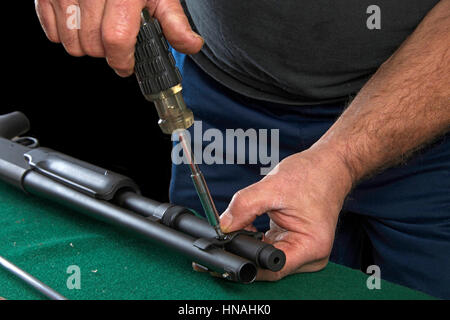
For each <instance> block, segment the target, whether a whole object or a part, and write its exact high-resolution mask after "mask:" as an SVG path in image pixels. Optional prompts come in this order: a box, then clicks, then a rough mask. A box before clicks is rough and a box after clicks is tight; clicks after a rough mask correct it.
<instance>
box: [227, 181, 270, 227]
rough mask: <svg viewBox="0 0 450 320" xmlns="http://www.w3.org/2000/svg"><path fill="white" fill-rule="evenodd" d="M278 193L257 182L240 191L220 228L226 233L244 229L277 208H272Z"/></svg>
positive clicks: (232, 200) (268, 186) (233, 199)
mask: <svg viewBox="0 0 450 320" xmlns="http://www.w3.org/2000/svg"><path fill="white" fill-rule="evenodd" d="M274 196H276V193H275V191H274V190H272V188H270V185H268V184H267V183H265V182H262V181H260V182H257V183H255V184H253V185H251V186H249V187H247V188H245V189H242V190H240V191H238V192H237V193H236V194H235V195H234V196H233V198H232V199H231V202H230V205H229V206H228V208H227V209H226V210H225V212H224V213H223V214H222V215H221V217H220V227H221V228H222V230H223V231H224V232H226V233H229V232H233V231H236V230H240V229H244V228H246V227H248V226H250V225H251V224H252V222H253V221H254V220H255V219H256V217H258V216H260V215H262V214H264V213H266V212H268V211H271V210H275V209H277V208H274V207H273V206H272V203H274V202H275V201H273V199H274Z"/></svg>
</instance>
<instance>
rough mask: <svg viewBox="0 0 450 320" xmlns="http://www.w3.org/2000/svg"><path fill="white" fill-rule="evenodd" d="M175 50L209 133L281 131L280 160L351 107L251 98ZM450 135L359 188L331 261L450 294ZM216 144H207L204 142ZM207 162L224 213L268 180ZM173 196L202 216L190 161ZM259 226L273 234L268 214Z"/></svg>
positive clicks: (177, 170)
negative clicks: (236, 197) (375, 269)
mask: <svg viewBox="0 0 450 320" xmlns="http://www.w3.org/2000/svg"><path fill="white" fill-rule="evenodd" d="M174 55H175V58H176V60H177V65H178V67H179V68H180V70H181V72H182V74H183V88H184V91H183V92H184V97H185V100H186V103H187V105H188V106H189V108H191V109H192V111H193V112H194V115H195V117H196V120H201V121H202V126H203V132H204V131H206V130H208V129H210V128H216V129H219V130H221V131H222V132H224V131H225V129H237V128H242V129H243V130H244V131H245V130H247V129H249V128H253V129H256V130H258V129H279V149H280V150H279V156H280V159H283V158H285V157H287V156H289V155H291V154H293V153H297V152H300V151H302V150H305V149H307V148H308V147H310V146H311V145H312V144H313V143H314V142H315V141H316V140H318V139H319V138H320V137H321V136H322V135H323V134H324V133H325V131H326V130H327V129H328V128H329V127H330V126H331V125H332V124H333V122H334V121H335V120H336V118H337V117H338V116H339V114H340V113H341V112H342V111H343V108H344V105H343V104H328V105H312V106H289V105H280V104H276V103H269V102H264V101H259V100H255V99H251V98H247V97H245V96H242V95H240V94H238V93H236V92H234V91H231V90H229V89H227V88H226V87H224V86H223V85H221V84H220V83H218V82H217V81H215V80H214V79H212V78H211V77H209V76H208V75H207V74H206V73H204V72H203V71H202V70H201V69H200V68H199V67H198V66H197V65H196V64H195V63H194V62H193V61H192V60H191V59H190V58H188V57H186V56H184V55H180V54H177V53H174ZM191 134H193V133H192V129H191ZM449 137H450V134H447V135H446V136H444V137H442V138H440V139H439V141H436V142H435V143H433V144H432V145H430V146H428V147H426V148H425V149H423V150H422V151H421V152H419V153H418V154H416V155H415V156H414V157H413V158H411V159H410V160H409V161H407V163H406V164H403V165H400V166H396V167H393V168H390V169H388V170H385V171H384V172H382V173H381V174H379V175H377V176H375V177H373V178H371V179H368V180H366V181H364V182H362V183H360V184H359V185H358V186H357V187H356V188H355V189H354V190H353V191H352V192H351V194H350V195H349V196H348V198H347V200H346V201H345V204H344V207H343V210H342V212H341V215H340V218H339V222H338V227H337V230H336V236H335V241H334V246H333V250H332V253H331V257H330V260H331V261H333V262H336V263H339V264H343V265H346V266H349V267H351V268H355V269H360V270H363V271H366V268H367V266H369V265H378V266H379V267H380V270H381V277H382V278H383V279H386V280H389V281H392V282H395V283H398V284H402V285H405V286H408V287H410V288H414V289H417V290H420V291H423V292H426V293H429V294H431V295H433V296H436V297H440V298H450V140H449ZM209 143H210V142H208V141H206V142H203V147H205V146H206V145H208V144H209ZM269 150H270V149H269ZM247 151H248V150H247ZM224 157H225V155H224ZM199 166H200V169H201V170H202V171H203V173H204V175H205V177H206V180H207V182H208V185H209V187H210V191H211V194H212V196H213V198H214V199H215V201H216V206H217V209H218V210H219V212H223V211H224V210H225V209H226V207H227V205H228V203H229V201H230V200H231V198H232V196H233V194H234V193H235V192H237V191H238V190H240V189H242V188H244V187H246V186H248V185H250V184H252V183H254V182H256V181H258V180H260V179H261V178H262V176H261V174H260V166H258V165H254V164H249V161H245V164H210V165H206V164H200V165H199ZM170 198H171V201H172V202H173V203H176V204H179V205H183V206H186V207H189V208H192V209H193V210H195V211H196V212H198V213H202V208H201V205H200V201H199V200H198V198H197V195H196V193H195V189H194V187H193V184H192V181H191V179H190V172H189V168H188V166H187V165H183V164H181V165H173V169H172V180H171V186H170ZM254 224H255V226H256V227H257V228H258V229H259V230H261V231H265V230H267V229H268V226H269V221H268V217H267V216H266V215H264V216H262V217H259V218H258V219H257V220H256V221H255V223H254Z"/></svg>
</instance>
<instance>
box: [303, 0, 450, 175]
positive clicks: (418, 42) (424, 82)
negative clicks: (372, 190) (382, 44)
mask: <svg viewBox="0 0 450 320" xmlns="http://www.w3.org/2000/svg"><path fill="white" fill-rule="evenodd" d="M449 128H450V0H442V1H441V2H440V3H439V4H438V5H436V7H435V8H434V9H433V10H432V11H430V12H429V14H428V15H427V16H426V17H425V19H424V20H423V21H422V23H421V24H420V25H419V26H418V28H417V29H416V30H415V32H414V33H413V34H412V35H411V36H410V37H409V38H408V39H407V40H406V41H405V42H404V43H403V45H402V46H401V47H400V48H399V49H398V50H397V52H396V53H395V54H394V55H392V56H391V58H389V59H388V60H387V61H386V62H385V63H384V64H383V65H382V66H381V67H380V68H379V70H378V71H377V72H376V74H375V75H374V76H373V77H372V78H371V79H370V81H368V83H367V84H366V85H365V86H364V88H363V89H362V90H361V91H360V93H359V94H358V95H357V96H356V97H355V99H354V100H353V101H352V103H351V104H350V106H349V107H348V108H347V109H346V111H345V112H344V113H343V114H342V115H341V117H340V118H339V119H338V120H337V121H336V123H335V124H334V125H333V126H332V127H331V128H330V129H329V130H328V131H327V132H326V134H325V135H324V136H323V137H322V138H321V139H320V140H319V141H318V142H317V143H316V144H315V145H314V146H313V147H312V149H319V150H320V149H325V150H328V151H329V152H332V153H333V154H335V155H338V157H337V158H339V159H340V160H341V161H343V163H344V164H345V167H346V168H347V169H348V170H349V173H350V176H351V179H352V182H353V183H355V182H357V181H358V180H360V179H361V178H363V177H364V176H367V175H370V174H372V173H373V172H375V171H376V170H378V169H380V168H384V167H387V166H390V165H393V164H396V163H398V162H399V161H401V160H402V159H404V158H405V157H407V156H408V155H409V154H411V153H412V152H413V151H414V150H417V149H418V148H420V147H421V146H423V145H424V144H426V143H427V142H429V141H432V140H433V139H435V138H436V137H438V136H440V135H442V134H444V133H445V132H446V131H448V130H449Z"/></svg>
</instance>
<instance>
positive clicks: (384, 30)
mask: <svg viewBox="0 0 450 320" xmlns="http://www.w3.org/2000/svg"><path fill="white" fill-rule="evenodd" d="M437 2H439V1H438V0H186V3H185V6H186V8H187V11H188V14H189V16H190V19H191V23H192V24H193V27H194V29H196V31H197V32H199V33H200V34H201V35H202V36H203V37H204V39H205V46H204V48H203V49H202V51H201V53H199V54H197V55H194V56H193V58H194V60H195V61H196V62H197V64H198V65H200V67H201V68H202V69H204V70H205V71H206V72H207V73H208V74H210V75H211V76H212V77H213V78H215V79H216V80H218V81H219V82H221V83H222V84H224V85H225V86H227V87H229V88H231V89H233V90H235V91H237V92H240V93H242V94H244V95H247V96H250V97H254V98H258V99H263V100H268V101H274V102H281V103H287V104H298V105H301V104H314V103H322V102H326V101H333V100H343V99H346V98H348V97H349V96H351V95H354V94H355V93H357V92H358V91H359V90H360V89H361V87H362V86H363V85H364V84H365V83H366V81H367V80H368V79H369V78H370V76H371V75H373V73H374V72H375V71H376V70H377V69H378V67H379V66H380V65H381V64H382V63H383V62H384V61H386V60H387V59H388V58H389V56H391V55H392V53H394V51H395V50H396V49H397V48H398V47H399V46H400V45H401V43H402V42H403V41H404V40H405V39H406V38H407V37H408V36H409V35H410V34H411V33H412V32H413V31H414V29H415V28H416V27H417V25H418V24H419V23H420V21H421V20H422V19H423V18H424V17H425V15H426V14H427V13H428V12H429V11H430V10H431V9H432V8H433V7H434V5H435V4H436V3H437Z"/></svg>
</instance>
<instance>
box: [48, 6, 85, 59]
mask: <svg viewBox="0 0 450 320" xmlns="http://www.w3.org/2000/svg"><path fill="white" fill-rule="evenodd" d="M52 4H53V9H54V11H55V17H56V26H57V28H58V35H59V39H60V40H61V42H62V44H63V46H64V48H65V49H66V51H67V52H68V53H69V54H70V55H72V56H75V57H81V56H83V55H84V54H85V53H84V51H83V49H82V48H81V44H80V39H79V38H78V24H79V22H80V21H79V14H78V11H77V10H79V6H78V1H76V0H59V1H52Z"/></svg>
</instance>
